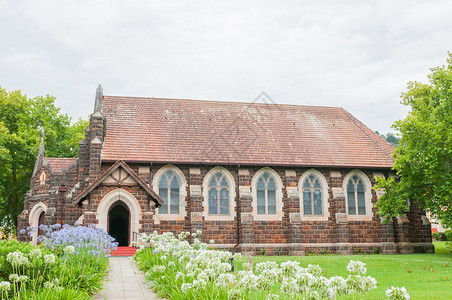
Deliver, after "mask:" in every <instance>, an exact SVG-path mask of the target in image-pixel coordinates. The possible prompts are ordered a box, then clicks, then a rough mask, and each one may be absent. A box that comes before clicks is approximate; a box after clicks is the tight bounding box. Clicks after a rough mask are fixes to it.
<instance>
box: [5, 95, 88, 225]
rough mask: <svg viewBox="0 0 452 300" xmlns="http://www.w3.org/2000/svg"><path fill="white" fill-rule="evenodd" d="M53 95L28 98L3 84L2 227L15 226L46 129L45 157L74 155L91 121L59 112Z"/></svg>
mask: <svg viewBox="0 0 452 300" xmlns="http://www.w3.org/2000/svg"><path fill="white" fill-rule="evenodd" d="M54 101H55V98H54V97H51V96H45V97H35V98H33V99H29V98H28V97H27V96H26V95H24V94H22V93H21V92H20V91H12V92H8V91H6V90H5V89H3V88H1V87H0V218H1V219H0V226H2V227H5V228H7V229H14V228H15V227H16V225H17V216H18V215H19V214H20V213H21V211H22V210H23V200H24V195H25V193H26V192H27V191H28V189H29V187H30V179H31V175H32V172H33V167H34V164H35V160H36V155H37V152H38V149H39V144H40V140H41V131H42V129H44V130H45V148H46V156H49V157H75V156H76V155H77V153H78V141H79V139H80V138H83V135H84V129H85V127H86V126H87V125H88V121H84V120H82V119H79V120H78V121H77V122H76V123H74V124H71V118H70V117H69V116H68V115H66V114H62V113H60V109H59V108H58V107H56V106H55V104H54Z"/></svg>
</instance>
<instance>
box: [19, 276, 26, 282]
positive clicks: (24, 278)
mask: <svg viewBox="0 0 452 300" xmlns="http://www.w3.org/2000/svg"><path fill="white" fill-rule="evenodd" d="M27 280H28V276H26V275H21V276H19V278H17V282H27Z"/></svg>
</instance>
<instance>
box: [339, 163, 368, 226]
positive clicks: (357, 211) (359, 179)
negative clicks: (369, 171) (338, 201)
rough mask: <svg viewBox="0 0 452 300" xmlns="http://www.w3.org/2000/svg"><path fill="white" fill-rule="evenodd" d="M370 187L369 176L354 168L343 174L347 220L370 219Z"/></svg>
mask: <svg viewBox="0 0 452 300" xmlns="http://www.w3.org/2000/svg"><path fill="white" fill-rule="evenodd" d="M371 188H372V184H371V182H370V180H369V177H367V176H366V175H365V174H364V173H363V172H361V171H359V170H354V171H352V172H350V173H348V174H347V175H346V176H345V178H344V183H343V190H344V194H345V203H346V206H347V214H348V219H349V220H352V221H369V220H372V217H373V213H372V192H371Z"/></svg>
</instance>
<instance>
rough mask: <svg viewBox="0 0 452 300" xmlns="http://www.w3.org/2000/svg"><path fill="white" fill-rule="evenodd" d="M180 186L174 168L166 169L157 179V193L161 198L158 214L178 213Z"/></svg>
mask: <svg viewBox="0 0 452 300" xmlns="http://www.w3.org/2000/svg"><path fill="white" fill-rule="evenodd" d="M180 186H181V183H180V182H179V179H178V176H177V174H176V172H174V170H172V169H169V170H166V171H165V172H164V173H163V174H162V175H161V176H160V179H159V181H158V191H159V192H158V193H159V195H160V197H162V199H163V205H162V206H161V207H160V208H159V214H172V215H177V214H179V209H180V208H179V204H180Z"/></svg>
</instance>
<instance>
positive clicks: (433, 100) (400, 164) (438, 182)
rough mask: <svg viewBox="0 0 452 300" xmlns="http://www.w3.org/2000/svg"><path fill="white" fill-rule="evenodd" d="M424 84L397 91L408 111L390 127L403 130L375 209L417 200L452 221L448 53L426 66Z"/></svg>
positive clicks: (385, 210)
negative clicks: (438, 62) (439, 63)
mask: <svg viewBox="0 0 452 300" xmlns="http://www.w3.org/2000/svg"><path fill="white" fill-rule="evenodd" d="M431 72H432V73H431V74H430V75H428V79H429V83H428V84H423V83H420V82H409V83H408V87H407V91H406V92H405V93H403V94H402V101H401V103H402V104H403V105H406V106H409V107H410V111H409V113H408V116H407V117H406V118H405V119H404V120H400V121H397V122H395V123H394V125H393V128H394V129H396V130H397V131H399V132H400V133H401V134H402V139H401V141H400V146H399V147H398V148H396V149H395V151H394V158H395V163H394V170H396V172H397V175H398V176H399V180H395V179H394V178H388V179H383V178H379V179H378V180H377V183H378V184H377V185H376V188H381V189H385V194H384V195H383V196H382V197H381V198H380V200H379V201H378V202H377V206H378V208H379V214H380V215H382V216H389V217H394V216H397V215H399V214H402V213H404V211H406V210H407V204H406V201H407V200H408V199H409V200H410V201H412V202H417V203H418V204H420V206H421V207H422V208H424V209H425V210H426V211H429V212H431V213H432V215H433V216H435V217H436V218H439V219H440V220H441V222H442V223H443V225H445V226H447V227H450V226H452V169H451V167H452V53H449V57H448V59H447V64H446V65H444V66H441V67H436V68H433V69H431Z"/></svg>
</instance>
